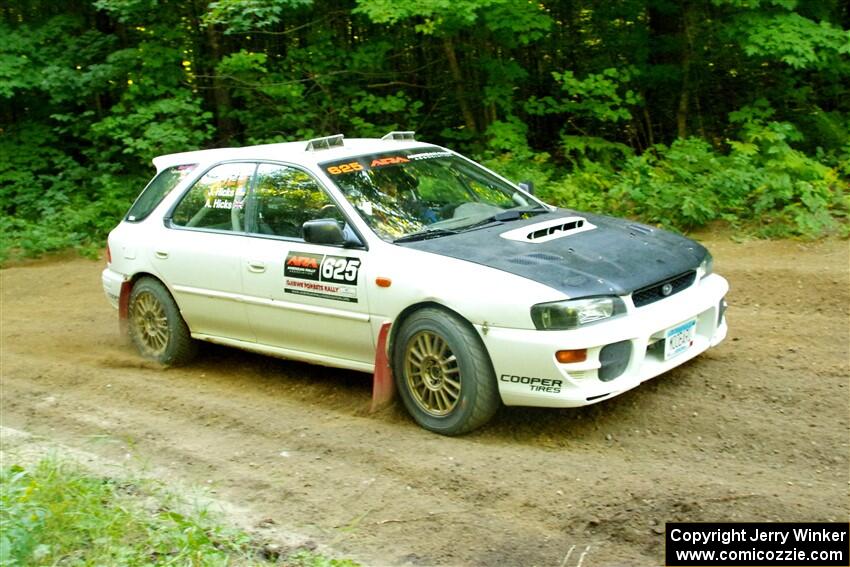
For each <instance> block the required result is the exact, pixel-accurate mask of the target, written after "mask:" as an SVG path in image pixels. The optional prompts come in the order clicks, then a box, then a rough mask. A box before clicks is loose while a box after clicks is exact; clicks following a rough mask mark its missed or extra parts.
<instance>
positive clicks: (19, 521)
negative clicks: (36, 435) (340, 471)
mask: <svg viewBox="0 0 850 567" xmlns="http://www.w3.org/2000/svg"><path fill="white" fill-rule="evenodd" d="M280 559H281V561H282V564H283V565H289V566H292V567H357V565H358V563H356V562H354V561H351V560H348V559H333V558H329V557H326V556H324V555H321V554H319V553H313V552H309V551H298V552H296V553H293V554H290V555H286V556H282V557H281V558H280ZM229 564H237V565H257V566H259V565H271V564H280V563H277V562H275V563H271V562H268V561H267V560H266V558H265V557H264V556H263V555H262V554H261V552H260V551H259V546H258V545H257V544H256V543H255V542H254V541H253V540H252V539H251V537H250V536H249V535H248V534H247V533H245V532H243V531H240V530H237V529H234V528H231V527H228V526H226V525H225V524H224V523H223V522H222V519H221V518H220V517H219V516H217V515H216V514H213V513H212V512H210V511H209V510H208V509H207V508H202V507H199V506H197V505H195V506H192V507H190V506H188V505H187V503H186V502H185V501H184V500H182V499H180V498H178V497H176V496H175V495H173V494H172V493H169V492H166V491H165V490H163V488H162V487H161V486H160V485H158V484H156V483H154V482H151V481H148V480H134V481H120V480H117V479H115V478H112V477H101V476H95V475H92V474H91V473H89V472H88V471H86V470H83V469H82V468H80V467H79V466H77V465H76V464H75V463H73V462H71V461H66V460H62V459H60V458H58V457H47V458H43V459H41V460H40V461H38V462H37V463H35V464H34V465H32V466H27V467H22V466H19V465H12V466H7V467H3V468H2V469H0V565H5V566H8V567H15V566H18V565H229Z"/></svg>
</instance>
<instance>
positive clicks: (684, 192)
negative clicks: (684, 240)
mask: <svg viewBox="0 0 850 567" xmlns="http://www.w3.org/2000/svg"><path fill="white" fill-rule="evenodd" d="M771 113H772V111H771V109H770V108H769V107H767V106H766V105H765V104H756V105H753V106H749V107H745V108H743V109H741V110H740V111H738V112H735V113H733V114H732V116H731V117H730V119H731V122H732V123H733V124H737V125H739V128H740V133H739V137H738V138H737V139H735V140H728V143H727V145H726V147H727V152H725V153H724V152H720V151H718V150H716V149H715V148H714V147H712V146H711V144H709V143H708V142H707V141H705V140H704V139H702V138H694V137H691V138H680V139H678V140H676V141H674V142H673V143H672V144H670V145H669V146H666V145H663V144H656V145H654V146H652V147H650V148H649V149H648V150H647V151H645V152H643V153H642V154H640V155H632V154H631V152H630V151H629V149H628V148H626V147H625V146H623V147H621V146H619V145H617V144H612V143H610V142H606V141H605V140H600V139H598V138H589V137H580V136H565V137H564V150H565V155H566V157H567V158H568V159H569V161H570V163H571V164H572V168H571V170H569V171H567V172H565V173H561V172H560V171H559V170H558V168H557V167H556V166H555V165H554V164H553V163H552V160H551V158H550V156H549V155H548V154H536V153H534V152H531V151H530V150H528V148H527V146H525V145H523V144H522V143H520V144H519V145H518V146H519V147H518V149H517V150H516V151H515V152H506V153H502V154H501V155H490V156H488V159H487V164H488V165H490V166H491V167H493V168H494V169H496V170H498V171H501V172H503V173H504V174H505V175H506V176H508V177H511V178H513V179H519V178H528V179H531V180H533V181H535V184H536V186H537V187H538V188H539V194H540V195H541V197H543V198H544V199H548V200H549V201H550V202H552V203H554V204H557V205H561V206H565V207H569V208H575V209H579V210H588V211H594V212H607V213H613V214H617V215H622V216H632V217H636V218H639V219H641V220H643V221H645V222H649V223H652V224H656V225H659V226H663V227H667V228H673V229H678V230H690V229H693V228H696V227H700V226H704V225H705V224H707V223H709V222H712V221H716V220H725V221H727V222H730V223H733V224H735V225H742V224H747V225H749V226H750V227H752V229H753V231H754V232H755V233H756V234H759V235H762V236H768V237H776V236H804V237H811V238H814V237H819V236H822V235H825V234H829V233H834V232H837V231H838V232H842V233H846V232H847V224H846V220H847V216H848V211H850V185H848V180H847V171H848V166H847V163H848V162H847V160H846V158H845V159H838V160H836V165H835V166H833V167H830V166H828V165H826V164H824V163H821V162H819V161H818V160H816V159H814V158H812V157H810V156H807V155H805V154H804V153H802V152H801V151H799V150H796V149H794V148H793V147H792V146H791V143H792V142H797V141H800V140H801V139H802V136H801V134H800V132H799V131H798V130H797V129H796V128H795V127H794V126H793V125H792V124H789V123H787V122H778V121H772V120H770V117H771ZM494 139H495V140H496V144H495V147H496V148H504V147H505V139H506V138H505V137H504V136H502V138H494ZM507 139H511V138H507ZM514 139H515V138H514ZM520 142H521V140H520ZM516 156H519V157H520V158H522V159H519V160H515V157H516ZM618 157H619V158H620V159H619V164H618V159H617V158H618ZM618 165H619V167H618ZM842 221H843V222H842Z"/></svg>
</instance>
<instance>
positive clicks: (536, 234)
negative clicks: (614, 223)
mask: <svg viewBox="0 0 850 567" xmlns="http://www.w3.org/2000/svg"><path fill="white" fill-rule="evenodd" d="M595 228H596V225H594V224H592V223H590V222H588V221H587V219H584V218H582V217H565V218H561V219H554V220H548V221H544V222H539V223H537V224H530V225H526V226H523V227H522V228H517V229H514V230H509V231H507V232H503V233H502V234H500V235H499V236H501V237H502V238H507V239H508V240H516V241H517V242H527V243H529V244H542V243H544V242H549V241H550V240H555V239H556V238H562V237H565V236H572V235H574V234H578V233H580V232H586V231H588V230H593V229H595Z"/></svg>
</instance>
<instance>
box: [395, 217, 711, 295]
mask: <svg viewBox="0 0 850 567" xmlns="http://www.w3.org/2000/svg"><path fill="white" fill-rule="evenodd" d="M566 217H580V218H582V219H586V220H587V221H589V222H590V223H592V224H593V225H595V226H596V228H594V229H591V230H586V231H584V232H578V233H576V234H568V233H565V235H564V236H561V237H558V238H554V239H553V240H549V241H547V242H531V241H528V242H520V241H516V240H510V239H507V238H503V237H501V234H503V233H505V232H507V231H512V230H515V229H517V228H521V227H524V226H530V225H536V224H539V223H543V222H546V221H548V220H554V219H562V218H566ZM399 245H400V246H406V247H409V248H414V249H416V250H422V251H424V252H431V253H434V254H440V255H443V256H450V257H452V258H458V259H460V260H466V261H468V262H475V263H476V264H481V265H483V266H488V267H491V268H496V269H498V270H503V271H505V272H509V273H511V274H516V275H518V276H522V277H524V278H528V279H530V280H533V281H536V282H539V283H541V284H544V285H547V286H549V287H552V288H554V289H557V290H558V291H561V292H563V293H564V294H566V295H567V296H568V297H570V298H579V297H591V296H598V295H612V294H613V295H627V294H629V293H631V292H633V291H635V290H636V289H640V288H643V287H646V286H649V285H652V284H654V283H658V282H660V281H663V280H666V279H669V278H672V277H674V276H677V275H679V274H682V273H684V272H687V271H689V270H694V269H696V268H697V267H698V266H699V264H700V262H702V260H703V259H704V258H705V256H706V254H707V253H708V252H707V250H706V249H705V248H704V247H703V246H702V245H700V244H698V243H697V242H694V241H693V240H691V239H689V238H685V237H683V236H679V235H677V234H673V233H671V232H667V231H664V230H659V229H657V228H654V227H649V226H646V225H641V224H638V223H634V222H631V221H627V220H623V219H617V218H613V217H606V216H600V215H592V214H588V213H579V212H576V211H571V210H568V209H557V210H556V211H553V212H551V213H545V214H541V215H536V216H533V217H531V218H527V219H521V220H515V221H508V222H503V223H500V224H494V225H493V226H488V227H485V228H479V229H472V230H469V231H467V232H461V233H459V234H453V235H448V236H443V237H441V238H432V239H427V240H420V241H413V242H405V243H403V244H399Z"/></svg>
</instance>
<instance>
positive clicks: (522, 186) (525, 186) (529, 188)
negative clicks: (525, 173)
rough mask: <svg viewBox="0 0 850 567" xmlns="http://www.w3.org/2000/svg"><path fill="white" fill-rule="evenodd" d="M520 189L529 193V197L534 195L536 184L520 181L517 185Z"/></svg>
mask: <svg viewBox="0 0 850 567" xmlns="http://www.w3.org/2000/svg"><path fill="white" fill-rule="evenodd" d="M517 185H519V188H520V189H522V190H523V191H525V192H526V193H528V194H529V195H534V182H533V181H520V182H519V183H517Z"/></svg>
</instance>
